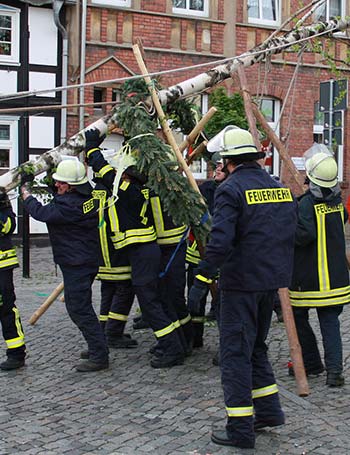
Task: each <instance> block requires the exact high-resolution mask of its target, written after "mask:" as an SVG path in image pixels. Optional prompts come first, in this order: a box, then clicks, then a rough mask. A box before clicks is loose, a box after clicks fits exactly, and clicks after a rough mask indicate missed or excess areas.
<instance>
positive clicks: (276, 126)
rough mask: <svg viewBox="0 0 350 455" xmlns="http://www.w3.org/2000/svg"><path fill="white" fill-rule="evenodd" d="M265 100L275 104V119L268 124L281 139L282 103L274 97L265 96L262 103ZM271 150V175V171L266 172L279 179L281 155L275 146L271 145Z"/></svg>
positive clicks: (273, 108)
mask: <svg viewBox="0 0 350 455" xmlns="http://www.w3.org/2000/svg"><path fill="white" fill-rule="evenodd" d="M264 100H266V101H272V103H273V107H272V113H273V117H274V119H273V121H268V120H267V123H268V125H269V126H270V128H272V129H273V131H274V132H275V134H276V136H277V137H279V136H280V112H281V101H280V100H279V99H277V98H273V97H272V96H263V97H262V99H261V102H262V101H264ZM260 109H261V108H260ZM261 112H262V114H263V115H264V111H263V110H261ZM264 117H265V115H264ZM265 118H266V117H265ZM271 150H272V162H271V173H270V170H269V169H266V170H267V171H268V172H269V173H270V175H275V176H276V177H279V176H280V155H279V153H278V152H277V150H275V149H274V148H273V145H271ZM266 167H269V166H266ZM266 167H265V168H266Z"/></svg>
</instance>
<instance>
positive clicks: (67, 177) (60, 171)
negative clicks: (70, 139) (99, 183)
mask: <svg viewBox="0 0 350 455" xmlns="http://www.w3.org/2000/svg"><path fill="white" fill-rule="evenodd" d="M52 177H53V178H54V179H55V180H57V181H59V182H65V183H68V184H69V185H83V184H84V183H87V181H88V178H87V175H86V170H85V166H84V164H83V163H82V162H81V161H79V160H78V159H77V158H76V159H69V160H63V161H61V162H60V163H59V165H58V166H57V169H56V172H55V173H54V174H52Z"/></svg>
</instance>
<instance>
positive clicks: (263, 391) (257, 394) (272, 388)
mask: <svg viewBox="0 0 350 455" xmlns="http://www.w3.org/2000/svg"><path fill="white" fill-rule="evenodd" d="M274 393H278V387H277V384H271V385H268V386H266V387H261V388H260V389H253V390H252V398H253V399H254V398H262V397H267V396H269V395H273V394H274Z"/></svg>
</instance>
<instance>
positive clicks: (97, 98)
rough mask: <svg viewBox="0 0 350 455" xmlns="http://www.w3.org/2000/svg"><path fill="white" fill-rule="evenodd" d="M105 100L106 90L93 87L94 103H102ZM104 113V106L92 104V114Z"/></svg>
mask: <svg viewBox="0 0 350 455" xmlns="http://www.w3.org/2000/svg"><path fill="white" fill-rule="evenodd" d="M105 100H106V89H105V88H101V87H94V103H102V102H104V101H105ZM104 112H105V105H103V104H94V114H102V113H104Z"/></svg>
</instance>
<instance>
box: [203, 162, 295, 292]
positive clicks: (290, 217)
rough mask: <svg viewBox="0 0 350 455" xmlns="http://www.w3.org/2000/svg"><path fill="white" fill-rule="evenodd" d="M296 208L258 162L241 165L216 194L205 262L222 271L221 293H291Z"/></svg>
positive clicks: (284, 191) (284, 189)
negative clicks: (283, 291) (229, 291)
mask: <svg viewBox="0 0 350 455" xmlns="http://www.w3.org/2000/svg"><path fill="white" fill-rule="evenodd" d="M296 222H297V204H296V201H295V200H294V198H293V196H292V194H291V192H290V190H289V189H288V188H284V187H281V186H280V184H279V183H278V182H276V181H275V180H273V179H272V178H271V177H270V175H269V174H268V173H267V172H266V171H265V170H264V169H262V168H261V167H260V166H259V165H258V164H257V163H256V162H252V163H246V164H242V165H239V166H238V167H237V168H236V169H235V171H234V172H233V173H232V174H231V175H230V176H229V177H228V178H227V179H226V180H225V181H224V182H223V183H222V184H221V185H220V186H219V187H218V189H217V190H216V193H215V203H214V217H213V227H212V231H211V234H210V241H209V243H208V245H207V249H206V254H205V261H206V262H207V263H209V264H210V265H211V266H212V267H217V268H220V281H219V286H220V289H222V290H240V291H250V292H255V291H266V290H272V289H278V288H281V287H288V286H289V284H290V281H291V277H292V266H293V247H294V235H295V229H296Z"/></svg>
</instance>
